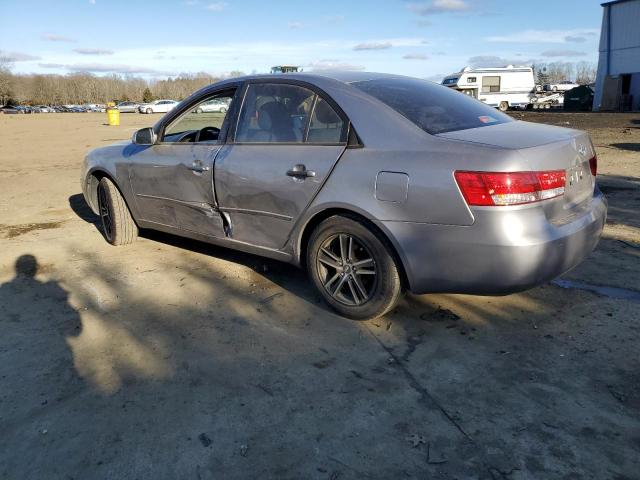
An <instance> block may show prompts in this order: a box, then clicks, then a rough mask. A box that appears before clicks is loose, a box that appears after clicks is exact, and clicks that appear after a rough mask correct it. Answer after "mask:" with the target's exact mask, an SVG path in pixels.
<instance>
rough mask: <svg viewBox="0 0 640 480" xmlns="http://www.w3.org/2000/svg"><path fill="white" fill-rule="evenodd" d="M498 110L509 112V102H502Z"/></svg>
mask: <svg viewBox="0 0 640 480" xmlns="http://www.w3.org/2000/svg"><path fill="white" fill-rule="evenodd" d="M498 108H499V109H500V111H501V112H506V111H507V110H509V104H508V103H507V102H500V105H499V106H498Z"/></svg>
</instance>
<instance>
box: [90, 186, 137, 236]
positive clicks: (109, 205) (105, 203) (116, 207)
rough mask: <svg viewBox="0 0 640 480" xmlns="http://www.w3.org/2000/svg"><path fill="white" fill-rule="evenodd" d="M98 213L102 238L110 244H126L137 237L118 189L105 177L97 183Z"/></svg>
mask: <svg viewBox="0 0 640 480" xmlns="http://www.w3.org/2000/svg"><path fill="white" fill-rule="evenodd" d="M98 214H99V215H100V222H101V224H102V233H103V234H104V238H105V239H106V240H107V242H109V243H110V244H111V245H127V244H129V243H133V242H134V241H135V240H136V238H137V237H138V226H137V225H136V222H135V221H134V220H133V217H132V216H131V212H130V211H129V207H127V204H126V203H125V201H124V198H123V197H122V194H121V193H120V190H118V188H117V187H116V186H115V185H114V183H113V182H112V181H111V180H110V179H108V178H107V177H104V178H102V180H100V183H98Z"/></svg>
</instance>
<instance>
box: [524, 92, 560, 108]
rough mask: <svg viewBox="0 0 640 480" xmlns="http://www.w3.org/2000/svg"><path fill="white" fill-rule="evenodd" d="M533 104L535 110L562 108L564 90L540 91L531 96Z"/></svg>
mask: <svg viewBox="0 0 640 480" xmlns="http://www.w3.org/2000/svg"><path fill="white" fill-rule="evenodd" d="M531 104H532V108H533V109H534V110H538V109H540V110H542V109H547V110H548V109H550V108H561V107H562V106H563V105H564V92H557V93H549V94H544V93H538V94H536V95H535V96H533V97H532V98H531Z"/></svg>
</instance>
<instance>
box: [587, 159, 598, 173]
mask: <svg viewBox="0 0 640 480" xmlns="http://www.w3.org/2000/svg"><path fill="white" fill-rule="evenodd" d="M589 168H590V169H591V175H593V176H594V177H595V176H596V174H597V173H598V157H597V156H596V155H594V156H593V157H591V158H590V159H589Z"/></svg>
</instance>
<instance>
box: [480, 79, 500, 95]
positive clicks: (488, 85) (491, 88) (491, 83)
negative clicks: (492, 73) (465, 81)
mask: <svg viewBox="0 0 640 480" xmlns="http://www.w3.org/2000/svg"><path fill="white" fill-rule="evenodd" d="M499 91H500V77H482V93H487V92H499Z"/></svg>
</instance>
